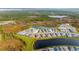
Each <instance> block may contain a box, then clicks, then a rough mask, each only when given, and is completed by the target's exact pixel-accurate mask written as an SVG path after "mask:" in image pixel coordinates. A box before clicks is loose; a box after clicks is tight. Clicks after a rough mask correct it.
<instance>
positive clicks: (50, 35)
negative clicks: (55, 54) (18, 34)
mask: <svg viewBox="0 0 79 59" xmlns="http://www.w3.org/2000/svg"><path fill="white" fill-rule="evenodd" d="M27 36H28V37H33V38H51V37H60V36H64V37H79V34H75V33H63V32H56V33H43V34H40V33H35V34H28V35H27Z"/></svg>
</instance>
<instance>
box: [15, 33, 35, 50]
mask: <svg viewBox="0 0 79 59" xmlns="http://www.w3.org/2000/svg"><path fill="white" fill-rule="evenodd" d="M14 36H15V37H17V38H18V39H21V40H22V41H24V42H25V43H26V45H25V46H24V48H23V50H24V51H32V50H33V44H34V42H35V41H36V39H35V38H28V37H26V36H22V35H18V34H15V35H14Z"/></svg>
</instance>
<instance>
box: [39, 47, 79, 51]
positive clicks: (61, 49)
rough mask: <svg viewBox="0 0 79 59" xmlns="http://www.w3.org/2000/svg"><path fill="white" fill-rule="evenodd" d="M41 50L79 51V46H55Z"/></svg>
mask: <svg viewBox="0 0 79 59" xmlns="http://www.w3.org/2000/svg"><path fill="white" fill-rule="evenodd" d="M39 51H79V48H77V47H73V46H58V47H54V48H44V49H40V50H39Z"/></svg>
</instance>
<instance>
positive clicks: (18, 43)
mask: <svg viewBox="0 0 79 59" xmlns="http://www.w3.org/2000/svg"><path fill="white" fill-rule="evenodd" d="M0 51H79V9H74V8H73V9H62V8H60V9H52V8H51V9H49V8H45V9H42V8H40V9H39V8H38V9H36V8H34V9H33V8H19V9H17V8H13V10H12V9H11V10H10V9H6V10H3V11H0Z"/></svg>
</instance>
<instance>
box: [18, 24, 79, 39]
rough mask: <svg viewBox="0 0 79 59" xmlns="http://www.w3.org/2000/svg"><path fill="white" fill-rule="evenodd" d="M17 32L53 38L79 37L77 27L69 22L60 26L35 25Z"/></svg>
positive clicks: (34, 36) (35, 36)
mask: <svg viewBox="0 0 79 59" xmlns="http://www.w3.org/2000/svg"><path fill="white" fill-rule="evenodd" d="M17 34H20V35H25V36H28V37H31V38H32V37H33V38H51V37H59V36H65V37H79V34H78V33H77V31H76V28H75V27H73V26H71V25H69V24H61V25H60V26H59V27H58V28H53V27H52V28H48V27H41V26H33V27H32V28H29V29H27V30H24V31H21V32H18V33H17Z"/></svg>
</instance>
